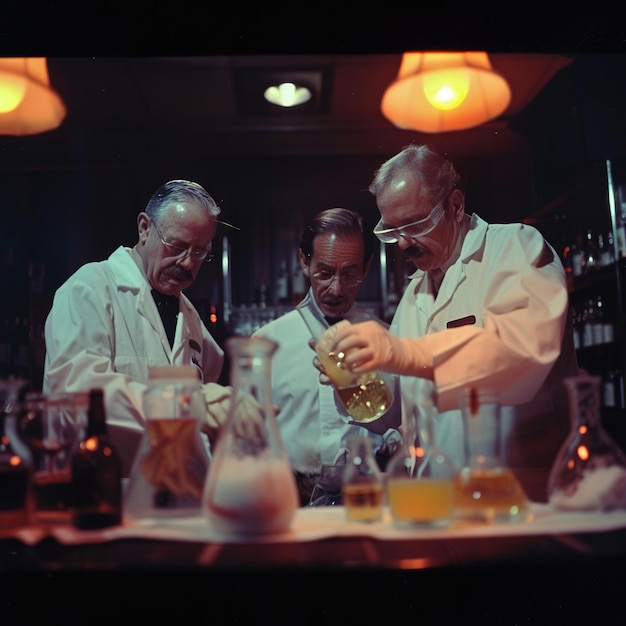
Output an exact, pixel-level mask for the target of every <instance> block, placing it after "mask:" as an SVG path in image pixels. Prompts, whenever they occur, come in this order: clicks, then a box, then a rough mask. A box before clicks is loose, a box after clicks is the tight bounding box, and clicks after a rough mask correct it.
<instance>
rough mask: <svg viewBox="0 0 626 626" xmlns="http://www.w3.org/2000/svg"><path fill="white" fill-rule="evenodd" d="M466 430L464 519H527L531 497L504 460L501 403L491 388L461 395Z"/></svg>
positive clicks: (461, 478) (458, 495)
mask: <svg viewBox="0 0 626 626" xmlns="http://www.w3.org/2000/svg"><path fill="white" fill-rule="evenodd" d="M460 405H461V412H462V414H463V428H464V430H465V465H464V466H463V468H462V469H461V470H460V471H459V472H458V474H457V480H456V490H455V500H456V505H455V506H456V514H457V515H459V516H460V517H464V518H470V519H477V520H481V521H486V522H505V521H517V520H524V519H527V516H528V513H529V504H528V498H527V496H526V493H525V492H524V489H523V488H522V486H521V484H520V483H519V481H518V480H517V477H516V476H515V474H514V473H513V471H512V470H511V469H510V468H509V467H507V466H506V465H505V464H504V463H503V461H502V459H501V457H500V445H501V442H500V402H499V399H498V396H497V395H496V394H495V393H494V392H492V391H491V390H489V389H478V388H476V387H468V388H467V389H465V390H464V391H463V392H461V396H460Z"/></svg>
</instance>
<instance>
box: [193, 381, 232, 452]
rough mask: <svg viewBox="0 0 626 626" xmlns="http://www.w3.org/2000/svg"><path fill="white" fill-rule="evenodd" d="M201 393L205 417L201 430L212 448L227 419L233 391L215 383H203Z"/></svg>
mask: <svg viewBox="0 0 626 626" xmlns="http://www.w3.org/2000/svg"><path fill="white" fill-rule="evenodd" d="M202 393H203V394H204V403H205V406H206V415H205V421H204V423H203V424H202V426H201V430H202V432H203V433H206V435H207V436H208V437H209V441H210V443H211V447H213V446H214V444H215V442H216V441H217V437H218V435H219V432H220V430H221V428H222V426H223V425H224V424H225V423H226V419H227V418H228V414H229V412H230V401H231V396H232V393H233V389H232V387H225V386H223V385H218V384H217V383H204V385H202Z"/></svg>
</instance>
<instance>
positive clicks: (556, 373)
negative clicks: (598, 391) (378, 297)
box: [316, 145, 578, 501]
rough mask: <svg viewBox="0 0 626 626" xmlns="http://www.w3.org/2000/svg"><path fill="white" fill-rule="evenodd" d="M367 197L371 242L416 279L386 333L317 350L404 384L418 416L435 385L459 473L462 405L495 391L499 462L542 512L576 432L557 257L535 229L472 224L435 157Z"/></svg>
mask: <svg viewBox="0 0 626 626" xmlns="http://www.w3.org/2000/svg"><path fill="white" fill-rule="evenodd" d="M369 189H370V192H371V193H372V194H373V195H374V196H375V198H376V202H377V205H378V208H379V211H380V215H381V219H380V221H379V222H378V224H377V226H376V227H375V229H374V233H375V234H376V236H377V237H378V238H379V239H380V240H381V241H383V242H384V243H388V244H394V243H395V244H397V247H398V248H399V249H400V250H401V251H402V252H403V254H404V257H405V258H406V259H407V260H408V261H409V262H411V263H412V264H413V265H415V267H416V271H415V272H414V273H413V274H412V275H411V282H410V283H409V285H408V286H407V288H406V290H405V292H404V294H403V297H402V299H401V301H400V303H399V304H398V308H397V310H396V313H395V315H394V318H393V320H392V323H391V326H390V329H389V330H386V329H384V328H382V327H381V326H380V325H378V324H372V323H371V322H365V323H362V324H349V323H347V322H342V323H341V324H339V325H337V326H336V327H334V328H333V329H332V330H330V331H327V332H326V334H325V336H324V337H323V338H322V340H323V341H324V342H325V343H327V345H328V346H329V349H330V350H334V351H335V352H340V351H341V352H343V353H344V355H345V357H344V363H345V365H346V366H347V367H348V368H350V369H351V370H353V371H354V372H355V373H360V372H366V371H370V370H377V371H387V372H393V373H395V374H398V375H400V385H401V389H402V398H403V403H404V404H403V409H407V410H414V407H415V406H416V398H420V397H422V392H423V390H424V389H425V388H427V387H428V386H429V385H432V382H434V383H435V389H436V398H435V399H436V406H437V409H438V413H437V415H436V416H435V428H436V430H435V436H436V440H437V444H438V446H439V447H440V448H442V449H443V450H444V452H446V453H447V454H448V455H449V456H450V457H451V459H452V460H453V461H454V462H455V463H456V464H457V466H458V467H459V468H460V467H462V464H463V461H464V451H463V441H464V436H463V423H462V420H461V412H460V410H459V394H460V392H461V391H462V390H463V389H464V388H466V387H469V386H477V387H479V388H491V389H493V390H495V391H497V392H498V394H499V398H500V402H501V404H502V405H504V406H503V408H502V417H501V441H502V450H503V459H502V460H503V462H504V463H506V464H507V465H508V466H509V467H511V468H512V469H514V470H515V471H517V472H518V476H519V478H520V481H521V482H522V484H523V485H524V486H525V488H526V490H527V492H528V495H529V497H531V498H532V499H538V500H544V501H545V499H546V497H547V494H546V481H547V477H548V473H549V470H550V467H551V465H552V463H553V461H554V458H555V456H556V454H557V452H558V449H559V447H560V445H561V443H562V442H563V440H564V439H565V437H566V435H567V433H568V431H569V417H568V407H567V398H566V391H565V387H564V385H563V379H564V378H565V377H567V376H574V375H576V374H577V372H578V367H577V362H576V355H575V351H574V344H573V336H572V331H571V326H570V324H569V321H570V320H569V315H568V292H567V287H566V282H565V273H564V270H563V266H562V263H561V261H560V259H559V257H558V255H557V254H556V253H555V251H554V249H553V248H552V247H551V246H550V245H549V244H548V243H547V242H546V241H545V240H544V238H543V237H542V235H541V234H540V233H539V232H538V231H537V230H536V229H535V228H533V227H531V226H528V225H524V224H488V223H486V222H485V221H484V220H482V219H481V218H480V217H478V215H476V214H475V213H474V214H472V215H469V214H466V212H465V194H464V191H463V186H462V181H461V178H460V176H459V175H458V173H457V172H456V170H455V168H454V166H453V164H452V163H451V162H449V161H448V160H446V159H444V158H443V157H441V156H440V155H439V154H437V153H436V152H435V151H434V150H433V149H432V148H430V147H429V146H417V145H410V146H408V147H406V148H404V149H403V150H402V151H401V152H400V153H398V154H397V155H395V156H394V157H392V158H391V159H389V160H388V161H387V162H385V163H384V164H383V165H382V166H381V167H380V168H379V169H378V171H377V172H376V175H375V177H374V180H373V181H372V183H371V185H370V188H369ZM316 364H317V365H318V366H319V361H318V362H317V363H316ZM320 371H322V370H320ZM322 380H323V381H325V380H326V379H325V376H324V375H323V374H322ZM418 409H419V407H418Z"/></svg>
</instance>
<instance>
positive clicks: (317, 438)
mask: <svg viewBox="0 0 626 626" xmlns="http://www.w3.org/2000/svg"><path fill="white" fill-rule="evenodd" d="M302 304H305V305H306V307H307V309H308V313H310V315H311V316H312V317H313V318H314V320H313V321H312V322H311V320H310V323H317V325H318V331H319V334H320V335H321V333H322V332H323V331H324V330H325V329H327V328H328V323H327V322H326V320H324V316H323V314H322V312H321V311H320V309H319V307H318V306H317V304H316V303H315V301H314V299H313V296H312V293H311V291H310V290H309V293H308V294H307V295H306V296H305V298H304V300H303V301H302ZM345 318H346V319H349V320H350V321H352V322H362V321H365V320H371V319H376V318H374V317H373V316H372V315H370V314H369V313H367V312H366V311H365V310H363V309H362V308H361V307H359V306H353V307H352V309H350V311H349V312H348V313H347V314H346V315H345ZM376 321H379V323H381V324H383V322H381V321H380V320H376ZM255 334H258V335H261V336H263V337H266V338H268V339H271V340H272V341H275V342H276V343H277V344H278V349H277V350H276V352H275V353H274V357H273V359H272V400H273V402H274V404H275V405H276V406H277V407H278V408H279V409H280V412H279V413H278V415H277V421H278V425H279V429H280V434H281V437H282V440H283V444H284V446H285V449H286V451H287V454H288V456H289V459H290V462H291V465H292V468H293V469H294V470H295V471H296V472H300V473H302V474H310V475H312V474H318V473H319V472H320V470H321V467H322V465H323V464H332V463H335V462H336V459H337V457H338V455H339V456H340V455H341V452H342V450H345V449H346V448H349V444H350V442H351V441H352V440H353V439H355V438H356V437H359V436H369V437H371V438H373V440H374V442H373V449H374V450H375V451H376V450H377V449H378V448H380V446H381V445H382V443H383V440H384V439H385V438H389V443H391V440H393V439H395V441H396V442H398V441H399V440H400V437H399V434H398V433H397V431H396V430H395V428H397V427H398V426H399V425H400V409H399V406H400V402H399V398H398V401H397V402H395V403H394V404H393V406H392V407H391V408H390V409H389V411H388V412H387V413H386V414H385V416H384V417H382V418H380V420H376V431H377V432H370V431H369V430H367V429H366V428H365V427H364V426H363V425H357V424H355V423H354V422H352V423H351V418H350V416H349V415H348V413H347V411H346V409H345V407H344V405H343V403H342V402H341V400H340V399H339V396H338V395H337V394H336V392H335V391H334V388H333V387H332V386H330V385H323V384H321V383H320V382H319V371H318V370H317V369H316V368H315V366H314V365H313V357H314V356H315V353H314V352H313V350H312V349H311V348H310V347H309V345H308V342H309V340H310V339H311V332H310V330H309V329H308V328H307V326H306V324H305V322H304V320H303V319H302V317H301V315H300V314H299V313H298V311H297V310H293V311H289V312H288V313H286V314H285V315H282V316H281V317H279V318H278V319H275V320H273V321H271V322H269V323H268V324H266V325H265V326H263V327H261V328H260V329H259V330H257V331H256V333H255ZM388 378H389V379H388V380H387V382H388V383H389V384H390V385H392V388H393V385H395V384H397V377H388ZM396 395H397V390H396ZM378 422H380V423H378ZM372 424H374V423H372Z"/></svg>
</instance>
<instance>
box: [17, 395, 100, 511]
mask: <svg viewBox="0 0 626 626" xmlns="http://www.w3.org/2000/svg"><path fill="white" fill-rule="evenodd" d="M88 401H89V398H88V395H87V394H85V393H79V392H76V393H69V392H67V393H56V394H44V393H41V392H39V391H34V392H28V393H26V396H25V399H24V401H23V402H22V406H21V411H20V417H19V420H18V431H19V436H20V438H21V439H22V440H23V441H24V443H25V444H26V445H27V446H28V448H29V449H30V452H31V457H32V475H31V486H32V490H33V495H34V502H35V509H36V517H37V519H39V520H45V519H46V518H48V517H49V518H50V519H55V518H56V516H57V515H61V516H62V515H63V514H68V513H69V512H70V510H71V508H72V506H73V498H72V491H73V485H72V456H73V455H74V453H75V452H76V450H77V449H78V445H79V443H80V442H81V441H82V440H83V438H84V435H85V431H86V427H87V407H88Z"/></svg>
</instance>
